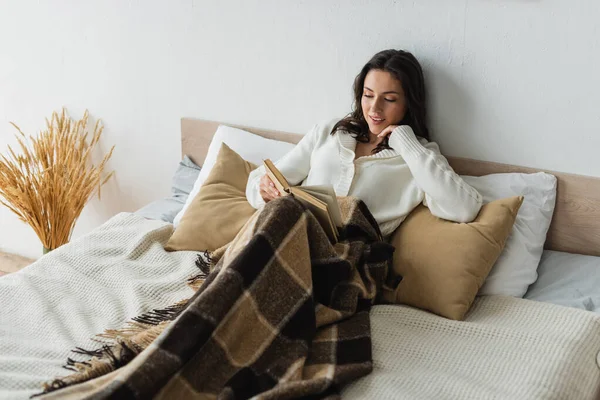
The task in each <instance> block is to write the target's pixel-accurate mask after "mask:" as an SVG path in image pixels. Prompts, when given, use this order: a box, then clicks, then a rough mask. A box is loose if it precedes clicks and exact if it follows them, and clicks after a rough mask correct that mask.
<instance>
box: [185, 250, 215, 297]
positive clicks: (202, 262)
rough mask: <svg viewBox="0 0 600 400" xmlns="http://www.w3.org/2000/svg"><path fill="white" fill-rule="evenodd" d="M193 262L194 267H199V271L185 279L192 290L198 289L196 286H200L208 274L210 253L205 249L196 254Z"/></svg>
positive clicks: (210, 261)
mask: <svg viewBox="0 0 600 400" xmlns="http://www.w3.org/2000/svg"><path fill="white" fill-rule="evenodd" d="M195 264H196V267H198V269H200V273H198V274H196V275H194V276H192V277H190V278H188V280H187V284H188V285H189V286H190V287H191V288H192V289H193V290H194V291H196V290H198V288H199V287H200V286H202V283H204V280H206V277H207V276H208V274H210V269H211V265H212V258H211V255H210V253H209V252H208V251H205V252H203V253H201V254H198V257H197V258H196V263H195Z"/></svg>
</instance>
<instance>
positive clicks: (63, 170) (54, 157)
mask: <svg viewBox="0 0 600 400" xmlns="http://www.w3.org/2000/svg"><path fill="white" fill-rule="evenodd" d="M87 123H88V112H87V110H86V111H85V113H84V116H83V118H82V119H81V120H79V121H72V120H71V118H70V117H69V116H68V115H67V112H66V110H65V109H63V110H62V112H61V114H58V113H56V112H53V113H52V117H51V120H50V121H48V119H46V129H45V130H43V131H41V132H40V133H39V135H38V136H37V137H33V136H30V137H29V140H27V137H26V136H25V134H24V133H23V132H22V131H21V129H20V128H19V127H18V126H17V125H15V124H14V123H12V122H11V124H12V125H13V126H14V127H15V128H16V129H17V131H18V132H19V135H17V140H18V142H19V146H20V147H21V150H22V153H21V154H16V153H15V152H14V151H13V149H12V148H11V147H10V146H8V153H9V154H8V157H7V156H4V155H0V203H2V204H4V205H5V206H7V207H8V208H9V209H10V210H11V211H13V212H14V213H15V214H17V216H18V217H19V219H20V220H22V221H24V222H26V223H27V224H29V226H31V227H32V228H33V230H34V231H35V233H36V234H37V236H38V237H39V238H40V241H41V242H42V245H43V246H44V247H45V248H46V249H50V250H52V249H55V248H57V247H58V246H61V245H63V244H65V243H67V242H68V241H69V240H70V237H71V233H72V232H73V228H74V227H75V223H76V222H77V219H78V218H79V215H80V214H81V211H82V210H83V208H84V206H85V205H86V203H87V201H88V200H89V199H90V198H91V196H92V195H94V193H95V192H96V190H97V191H98V197H99V198H100V188H101V186H102V185H104V184H105V183H106V181H108V179H110V177H111V176H112V175H113V173H114V172H111V173H110V174H108V175H107V176H106V177H105V178H102V176H103V172H104V168H105V165H106V162H107V161H108V160H109V159H110V157H111V156H112V152H113V150H114V146H113V147H112V148H111V149H110V151H109V152H108V153H107V154H106V155H105V156H104V158H103V159H102V162H101V163H100V164H99V165H97V166H94V165H92V162H91V156H92V152H93V150H94V147H95V146H96V144H98V141H99V140H100V136H101V135H102V130H103V128H104V127H103V125H102V123H101V122H100V121H97V122H96V125H95V127H94V133H93V135H92V138H91V141H90V143H89V144H88V143H87V137H88V132H87Z"/></svg>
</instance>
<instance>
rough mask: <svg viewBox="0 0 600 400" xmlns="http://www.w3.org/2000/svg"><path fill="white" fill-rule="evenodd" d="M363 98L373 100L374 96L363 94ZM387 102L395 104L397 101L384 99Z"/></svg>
mask: <svg viewBox="0 0 600 400" xmlns="http://www.w3.org/2000/svg"><path fill="white" fill-rule="evenodd" d="M363 97H366V98H367V99H372V98H373V97H374V96H373V95H372V94H366V93H365V94H363ZM384 100H385V101H387V102H388V103H395V102H396V99H388V98H384Z"/></svg>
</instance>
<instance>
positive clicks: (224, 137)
mask: <svg viewBox="0 0 600 400" xmlns="http://www.w3.org/2000/svg"><path fill="white" fill-rule="evenodd" d="M223 143H225V144H226V145H227V146H228V147H229V148H230V149H231V150H233V151H234V152H236V153H237V154H238V155H239V156H240V157H242V158H243V159H244V160H246V161H249V162H251V163H254V164H256V165H262V162H263V160H265V159H267V158H270V159H271V160H279V159H280V158H281V157H283V156H284V155H285V154H287V153H288V152H289V151H290V150H292V149H293V148H294V146H295V144H293V143H287V142H282V141H280V140H273V139H267V138H264V137H262V136H259V135H255V134H254V133H251V132H247V131H245V130H242V129H238V128H232V127H230V126H226V125H219V127H218V128H217V131H216V132H215V135H214V136H213V138H212V140H211V142H210V146H209V147H208V153H206V159H205V160H204V164H203V165H202V171H201V172H200V175H198V179H196V182H195V183H194V188H193V189H192V192H191V193H190V195H189V197H188V199H187V201H186V202H185V205H184V206H183V209H182V210H181V211H180V212H179V213H178V214H177V216H176V217H175V220H174V221H173V224H174V225H175V227H177V226H178V225H179V222H180V220H181V218H182V217H183V214H184V213H185V212H186V211H187V209H188V207H189V206H190V204H191V203H192V201H193V200H194V197H195V196H196V195H197V194H198V192H200V188H201V187H202V185H203V184H204V182H205V181H206V179H207V178H208V175H209V174H210V172H211V171H212V168H213V166H214V165H215V162H216V160H217V155H218V153H219V150H220V149H221V144H223Z"/></svg>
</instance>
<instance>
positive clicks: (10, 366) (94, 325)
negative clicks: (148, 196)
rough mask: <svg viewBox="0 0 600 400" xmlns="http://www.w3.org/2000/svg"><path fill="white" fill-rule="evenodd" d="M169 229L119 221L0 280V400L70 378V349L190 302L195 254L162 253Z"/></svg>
mask: <svg viewBox="0 0 600 400" xmlns="http://www.w3.org/2000/svg"><path fill="white" fill-rule="evenodd" d="M172 232H173V226H172V225H171V224H169V223H166V222H162V221H155V220H147V219H144V218H143V217H140V216H137V215H134V214H130V213H121V214H118V215H116V216H114V217H113V218H111V219H110V220H109V221H107V222H106V223H105V224H103V225H102V226H100V227H98V228H96V229H95V230H93V231H92V232H90V233H89V234H88V235H86V236H83V237H81V238H78V239H76V240H74V241H72V242H71V243H69V244H67V245H65V246H62V247H60V248H58V249H56V250H54V251H53V252H51V253H49V254H47V255H46V256H44V257H42V258H41V259H39V260H38V261H36V262H35V263H33V264H32V265H30V266H28V267H25V268H24V269H22V270H21V271H19V272H16V273H13V274H10V275H6V276H4V277H2V278H0V305H1V308H0V399H26V398H27V397H29V396H30V395H31V394H33V393H39V392H40V391H41V384H42V383H43V382H45V381H47V380H48V379H52V378H54V377H56V376H64V375H67V374H69V373H70V371H67V370H66V369H63V368H62V367H61V366H62V365H64V364H65V361H66V360H67V357H72V358H75V359H81V360H83V359H85V358H86V357H83V356H82V357H81V358H77V355H76V354H73V353H71V352H70V350H71V349H73V348H74V347H76V346H80V347H83V348H86V349H96V348H98V347H99V344H98V343H97V342H94V341H92V340H91V338H92V337H93V336H94V335H96V334H98V333H102V332H103V331H104V330H105V329H107V328H122V327H123V325H124V323H125V322H126V321H129V320H130V319H131V318H132V317H136V316H138V315H140V314H142V313H145V312H147V311H150V310H152V309H155V308H164V307H165V305H170V304H173V303H175V302H177V301H179V300H182V299H184V298H189V297H190V296H191V295H192V293H193V292H192V290H191V289H190V288H189V287H188V286H187V285H186V278H187V277H189V276H191V275H192V274H194V273H196V272H198V268H197V267H196V266H195V264H194V262H195V260H196V253H195V252H182V251H180V252H173V253H168V252H166V251H165V250H164V249H163V246H164V244H165V243H166V241H167V240H168V239H169V237H170V235H171V233H172Z"/></svg>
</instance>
